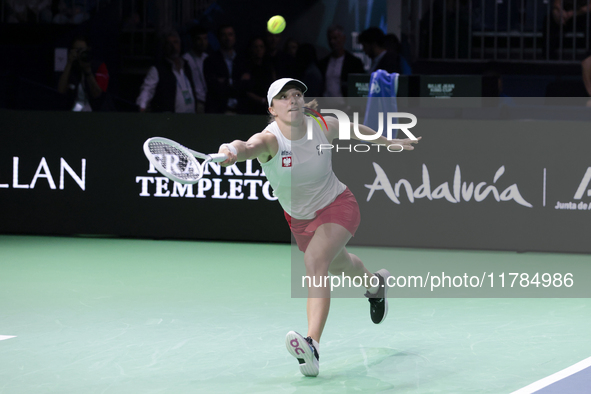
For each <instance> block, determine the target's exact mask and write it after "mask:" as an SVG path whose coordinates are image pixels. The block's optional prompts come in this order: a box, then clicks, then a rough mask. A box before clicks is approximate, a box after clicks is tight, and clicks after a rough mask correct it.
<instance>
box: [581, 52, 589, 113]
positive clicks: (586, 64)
mask: <svg viewBox="0 0 591 394" xmlns="http://www.w3.org/2000/svg"><path fill="white" fill-rule="evenodd" d="M581 68H582V69H583V82H584V83H585V89H586V90H587V94H588V95H589V96H591V52H589V53H587V58H586V59H585V60H583V62H582V63H581ZM587 107H591V99H589V100H588V101H587Z"/></svg>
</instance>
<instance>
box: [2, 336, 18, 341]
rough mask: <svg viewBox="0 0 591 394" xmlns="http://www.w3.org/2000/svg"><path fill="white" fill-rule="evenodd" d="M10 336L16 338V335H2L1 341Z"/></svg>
mask: <svg viewBox="0 0 591 394" xmlns="http://www.w3.org/2000/svg"><path fill="white" fill-rule="evenodd" d="M10 338H16V335H0V341H3V340H5V339H10Z"/></svg>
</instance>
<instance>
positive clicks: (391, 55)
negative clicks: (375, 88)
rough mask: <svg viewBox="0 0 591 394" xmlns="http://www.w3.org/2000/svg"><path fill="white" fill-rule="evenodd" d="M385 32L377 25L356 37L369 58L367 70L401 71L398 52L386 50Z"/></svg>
mask: <svg viewBox="0 0 591 394" xmlns="http://www.w3.org/2000/svg"><path fill="white" fill-rule="evenodd" d="M385 36H386V35H385V34H384V32H383V31H382V29H380V28H378V27H370V28H369V29H367V30H364V31H363V32H361V34H360V35H359V36H358V37H357V40H358V41H359V43H360V44H361V45H362V46H363V52H365V54H366V55H367V56H369V58H370V59H371V66H370V69H369V72H370V73H372V72H374V71H376V70H384V71H386V72H388V73H399V74H400V73H401V72H402V68H401V67H400V56H399V54H398V53H395V52H391V51H388V50H386V40H385Z"/></svg>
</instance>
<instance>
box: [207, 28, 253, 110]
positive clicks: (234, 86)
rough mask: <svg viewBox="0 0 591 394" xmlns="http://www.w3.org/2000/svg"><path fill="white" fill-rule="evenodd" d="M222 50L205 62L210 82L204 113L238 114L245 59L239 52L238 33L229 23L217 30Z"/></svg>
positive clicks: (208, 81) (208, 83)
mask: <svg viewBox="0 0 591 394" xmlns="http://www.w3.org/2000/svg"><path fill="white" fill-rule="evenodd" d="M218 40H219V42H220V50H219V51H216V52H214V53H212V54H211V55H210V56H209V57H208V58H207V59H205V62H203V73H204V76H205V82H206V84H207V98H206V99H205V112H207V113H220V114H222V113H226V114H236V113H237V111H238V109H239V105H238V101H239V100H240V97H239V96H240V78H241V77H242V75H243V73H244V61H243V60H242V59H241V58H240V56H239V55H238V54H237V53H236V50H235V49H234V46H235V44H236V33H235V32H234V28H233V27H232V26H229V25H225V26H222V27H220V28H219V29H218Z"/></svg>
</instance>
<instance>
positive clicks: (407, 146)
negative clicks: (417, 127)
mask: <svg viewBox="0 0 591 394" xmlns="http://www.w3.org/2000/svg"><path fill="white" fill-rule="evenodd" d="M422 138H423V137H418V138H417V139H416V140H411V139H410V138H404V139H401V140H398V139H395V140H390V141H388V142H389V143H390V145H396V146H395V147H394V148H397V147H399V146H401V147H402V149H403V150H414V148H415V147H414V146H413V144H418V143H419V141H420V140H421V139H422Z"/></svg>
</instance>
